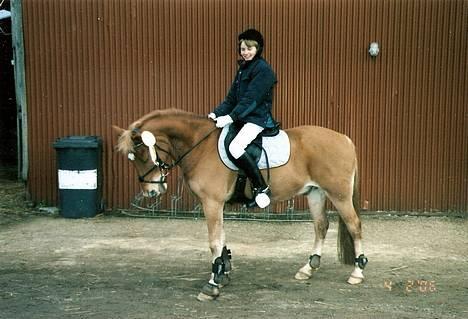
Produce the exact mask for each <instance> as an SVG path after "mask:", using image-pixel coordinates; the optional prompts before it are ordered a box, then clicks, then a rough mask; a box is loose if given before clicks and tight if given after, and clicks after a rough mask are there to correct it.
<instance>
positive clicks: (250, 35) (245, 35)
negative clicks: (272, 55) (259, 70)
mask: <svg viewBox="0 0 468 319" xmlns="http://www.w3.org/2000/svg"><path fill="white" fill-rule="evenodd" d="M238 39H239V54H240V42H241V41H242V40H254V41H256V42H257V43H258V50H257V54H256V55H257V56H261V55H262V52H263V44H264V43H263V36H262V34H261V33H260V32H259V31H257V30H255V29H247V30H245V31H244V32H242V33H241V34H239V37H238Z"/></svg>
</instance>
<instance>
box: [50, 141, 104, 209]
mask: <svg viewBox="0 0 468 319" xmlns="http://www.w3.org/2000/svg"><path fill="white" fill-rule="evenodd" d="M53 145H54V148H55V150H56V152H57V169H58V188H59V208H60V213H61V215H62V216H63V217H66V218H82V217H94V216H96V214H97V213H98V212H100V211H101V207H102V205H101V193H102V189H101V185H102V172H101V157H102V140H101V138H99V137H98V136H67V137H63V138H59V139H57V140H56V141H55V143H54V144H53Z"/></svg>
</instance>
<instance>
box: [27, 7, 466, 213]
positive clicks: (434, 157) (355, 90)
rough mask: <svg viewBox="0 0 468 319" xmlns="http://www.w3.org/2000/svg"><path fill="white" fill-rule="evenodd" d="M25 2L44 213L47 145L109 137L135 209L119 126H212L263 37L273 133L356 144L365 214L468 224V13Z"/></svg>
mask: <svg viewBox="0 0 468 319" xmlns="http://www.w3.org/2000/svg"><path fill="white" fill-rule="evenodd" d="M23 2H24V4H23V8H24V24H25V25H24V26H25V50H26V73H27V84H28V85H27V90H28V91H27V96H28V111H29V127H30V145H31V146H30V150H29V152H30V153H29V154H30V163H31V167H30V176H29V181H28V184H29V189H30V191H31V194H32V196H33V198H34V199H35V200H41V201H45V202H49V203H55V202H56V188H57V185H56V173H55V171H56V167H55V154H54V153H55V152H54V150H53V148H52V146H51V143H52V142H53V141H54V140H55V139H56V138H57V137H61V136H66V135H77V134H81V135H100V136H102V137H103V138H104V163H103V164H104V176H105V178H104V185H105V187H104V198H105V199H106V200H107V202H108V205H109V206H111V207H126V206H127V205H128V203H129V200H130V199H131V198H132V197H133V195H134V194H135V193H136V192H137V191H138V185H137V183H136V177H135V175H134V172H133V169H132V168H130V167H129V164H128V163H127V161H126V160H125V159H124V158H123V157H122V156H120V155H118V154H115V153H114V152H113V148H112V145H113V143H114V138H113V135H112V132H111V128H110V125H111V124H117V125H120V126H127V125H128V124H129V123H130V122H132V121H134V120H136V119H137V118H139V117H140V116H142V115H143V114H145V113H147V112H149V111H151V110H153V109H158V108H168V107H178V108H182V109H186V110H191V111H193V112H196V113H200V114H203V113H208V112H209V111H210V110H211V109H212V108H213V107H214V106H215V105H216V104H217V103H219V102H220V101H221V100H222V99H223V97H224V95H225V93H226V91H227V88H228V86H229V84H230V81H231V80H232V77H233V74H234V71H235V68H236V64H235V60H236V58H237V56H236V36H237V34H238V32H240V31H242V30H243V29H245V28H247V27H256V28H258V29H259V30H261V31H262V32H263V33H264V35H265V40H266V51H265V56H266V58H267V59H268V60H269V61H270V63H271V64H272V65H273V67H274V68H275V70H276V72H277V74H278V78H279V84H278V87H277V91H276V101H275V103H276V104H275V115H276V117H277V118H278V119H279V120H280V121H282V123H283V126H284V127H286V128H288V127H292V126H296V125H302V124H317V125H321V126H325V127H329V128H332V129H335V130H338V131H340V132H343V133H345V134H347V135H349V136H350V137H351V138H352V139H353V140H354V142H355V143H356V146H357V149H358V155H359V159H360V174H361V198H362V203H363V205H364V206H366V207H367V208H368V209H371V210H464V211H466V210H467V209H468V207H467V198H468V186H467V184H468V182H467V175H468V142H467V140H468V128H467V127H468V125H467V106H468V93H467V92H468V90H466V87H467V84H468V79H467V77H468V75H467V74H468V73H467V42H468V41H467V30H468V2H467V1H463V0H458V1H456V0H453V1H437V0H431V1H429V0H427V1H418V0H405V1H403V0H400V1H397V0H388V1H372V0H361V1H339V0H336V1H305V0H303V1H300V0H295V1H287V0H283V1H279V0H274V1H266V0H260V1H214V0H211V1H210V0H199V1H193V0H184V1H182V0H178V1H167V0H166V1H156V0H154V1H150V0H148V1H145V0H140V1H124V0H112V1H85V0H76V1H60V0H41V1H39V0H23ZM372 41H377V42H378V43H379V45H380V48H381V52H380V54H379V56H378V57H377V58H375V59H372V58H370V57H369V55H368V53H367V48H368V46H369V43H370V42H372ZM177 177H178V176H177V174H176V175H172V178H171V180H170V183H171V184H172V185H173V186H172V189H171V192H174V191H175V184H176V180H177ZM169 197H170V196H167V198H169ZM168 200H170V198H169V199H168ZM184 200H185V201H189V200H190V199H189V197H188V195H185V197H184ZM299 206H303V202H300V203H299Z"/></svg>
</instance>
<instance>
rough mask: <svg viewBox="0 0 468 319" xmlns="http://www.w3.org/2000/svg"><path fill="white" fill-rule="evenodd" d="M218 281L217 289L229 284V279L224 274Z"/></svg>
mask: <svg viewBox="0 0 468 319" xmlns="http://www.w3.org/2000/svg"><path fill="white" fill-rule="evenodd" d="M219 279H220V281H219V283H218V287H219V288H223V287H226V286H227V285H229V283H230V282H231V278H229V275H228V274H224V275H222V276H220V278H219Z"/></svg>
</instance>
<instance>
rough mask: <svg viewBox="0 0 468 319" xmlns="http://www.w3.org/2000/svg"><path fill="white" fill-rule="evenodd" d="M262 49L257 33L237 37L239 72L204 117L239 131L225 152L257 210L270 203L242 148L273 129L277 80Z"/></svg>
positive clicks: (246, 32)
mask: <svg viewBox="0 0 468 319" xmlns="http://www.w3.org/2000/svg"><path fill="white" fill-rule="evenodd" d="M263 47H264V41H263V36H262V34H261V33H260V32H258V31H257V30H255V29H248V30H246V31H244V32H242V33H241V34H240V35H239V55H240V56H241V57H242V59H241V60H240V61H239V70H238V71H237V74H236V77H235V79H234V82H233V83H232V85H231V88H230V90H229V92H228V94H227V96H226V98H225V99H224V101H223V102H222V103H221V104H220V105H219V106H218V107H216V108H215V110H214V111H213V112H212V113H210V114H209V115H208V118H210V119H212V120H214V121H216V126H217V127H219V128H223V127H224V126H226V125H230V124H233V125H235V126H237V127H238V128H240V130H239V132H238V133H237V135H236V137H235V138H234V139H233V140H232V142H231V143H230V144H229V148H228V149H229V152H230V154H231V155H232V158H233V161H234V164H235V165H236V166H237V167H238V168H240V169H241V170H243V171H244V172H245V174H246V175H247V177H248V178H249V179H250V181H251V183H252V185H253V199H254V201H253V202H252V203H248V204H247V206H249V207H252V206H255V204H256V205H258V206H259V207H260V208H264V207H267V206H268V205H269V204H270V198H269V194H270V189H269V187H268V185H267V183H266V182H265V180H264V178H263V176H262V174H261V173H260V170H259V169H258V167H257V163H256V162H255V160H254V159H253V158H252V157H251V156H250V155H249V154H248V153H247V152H246V148H247V146H248V145H249V144H250V143H251V142H252V141H253V140H254V139H255V138H256V137H257V136H258V135H259V134H260V133H261V132H262V131H263V130H264V129H265V128H273V127H275V126H276V122H275V121H274V120H273V116H272V114H271V108H272V100H273V99H272V97H273V87H274V85H275V84H276V82H277V80H276V75H275V73H274V72H273V70H272V68H271V66H270V65H269V64H268V63H267V62H266V61H265V60H264V59H263V58H262V51H263Z"/></svg>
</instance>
